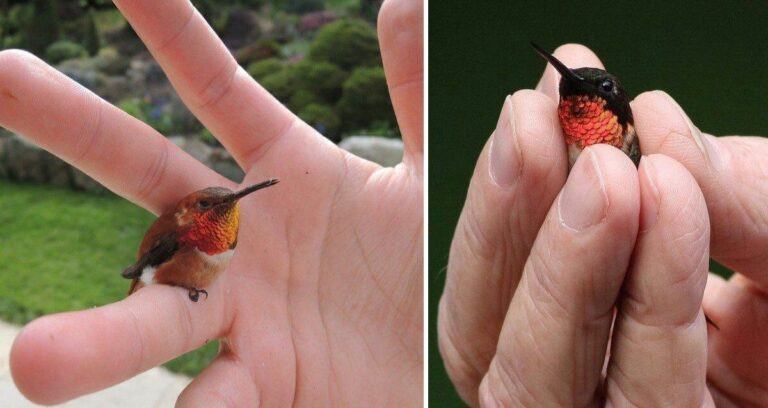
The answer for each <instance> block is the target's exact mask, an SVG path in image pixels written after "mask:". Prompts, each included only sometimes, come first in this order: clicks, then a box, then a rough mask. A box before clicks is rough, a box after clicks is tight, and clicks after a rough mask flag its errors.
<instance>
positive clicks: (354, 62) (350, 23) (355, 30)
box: [309, 19, 381, 71]
mask: <svg viewBox="0 0 768 408" xmlns="http://www.w3.org/2000/svg"><path fill="white" fill-rule="evenodd" d="M309 58H310V59H312V60H314V61H326V62H330V63H332V64H335V65H337V66H339V67H340V68H341V69H344V70H347V71H349V70H352V69H353V68H355V67H361V66H375V65H380V64H381V58H380V57H379V42H378V40H377V39H376V31H375V30H374V29H373V27H372V26H371V25H370V24H368V23H366V22H365V21H363V20H359V19H344V20H338V21H335V22H333V23H330V24H327V25H326V26H324V27H323V28H321V29H320V31H318V32H317V36H316V37H315V40H314V41H313V42H312V44H311V45H310V47H309Z"/></svg>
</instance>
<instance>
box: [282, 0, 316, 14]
mask: <svg viewBox="0 0 768 408" xmlns="http://www.w3.org/2000/svg"><path fill="white" fill-rule="evenodd" d="M274 2H275V3H276V4H277V5H278V7H280V8H281V9H282V10H283V11H286V12H288V13H294V14H304V13H309V12H311V11H318V10H322V9H323V8H325V1H324V0H275V1H274Z"/></svg>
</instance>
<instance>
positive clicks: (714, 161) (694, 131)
mask: <svg viewBox="0 0 768 408" xmlns="http://www.w3.org/2000/svg"><path fill="white" fill-rule="evenodd" d="M666 98H667V102H669V104H670V105H671V106H672V107H673V108H674V109H675V110H676V111H677V112H678V114H679V115H680V117H682V118H683V120H684V121H685V124H686V126H687V127H688V132H689V133H690V135H691V137H692V138H693V141H694V142H695V143H696V147H698V148H699V151H700V152H701V154H702V155H703V156H704V158H705V159H706V160H707V161H708V162H709V163H710V164H711V165H712V166H713V167H714V168H716V169H717V168H719V165H720V154H719V152H718V150H717V147H716V146H715V144H714V143H713V141H711V140H709V137H708V136H706V135H702V134H701V130H699V128H698V127H696V125H694V124H693V122H692V121H691V118H689V117H688V115H687V114H686V113H685V111H684V110H683V108H682V107H681V106H680V104H678V103H677V101H675V99H674V98H672V97H671V96H669V95H666Z"/></svg>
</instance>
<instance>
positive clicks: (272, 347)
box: [0, 0, 423, 406]
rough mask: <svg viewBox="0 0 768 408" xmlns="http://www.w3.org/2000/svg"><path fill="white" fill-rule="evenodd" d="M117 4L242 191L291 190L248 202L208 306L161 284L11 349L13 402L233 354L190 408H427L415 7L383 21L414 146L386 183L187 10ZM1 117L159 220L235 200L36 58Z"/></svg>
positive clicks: (1, 93) (55, 324)
mask: <svg viewBox="0 0 768 408" xmlns="http://www.w3.org/2000/svg"><path fill="white" fill-rule="evenodd" d="M116 3H117V6H118V8H119V9H120V10H121V11H122V12H123V14H124V15H125V16H126V18H127V19H128V20H129V22H130V23H131V25H132V26H133V27H134V29H135V30H136V32H137V33H138V34H139V36H140V37H141V38H142V40H143V41H144V43H145V44H146V45H147V47H148V48H149V50H150V51H151V52H152V54H153V55H154V57H155V58H156V59H157V60H158V61H159V63H160V65H161V66H162V67H163V69H164V70H165V72H166V74H167V75H168V77H169V78H170V80H171V82H172V84H173V86H174V87H175V89H176V90H177V92H178V93H179V94H180V96H181V97H182V99H183V100H184V102H185V103H186V105H187V106H188V107H189V108H190V110H191V111H192V112H193V113H194V114H195V115H196V116H197V117H198V118H199V119H200V120H201V122H202V123H203V124H204V125H205V126H206V127H207V128H208V129H210V130H211V131H212V133H213V134H215V135H216V137H217V138H218V140H219V141H221V143H222V144H223V145H224V146H225V147H226V148H227V149H228V150H229V151H230V152H231V153H232V155H233V156H234V157H235V159H236V160H237V162H238V163H239V164H240V166H241V167H242V168H243V169H244V170H245V171H246V176H245V180H244V184H249V183H253V182H257V181H260V180H262V179H264V178H267V177H276V178H279V179H280V180H281V181H282V183H280V184H279V185H278V186H276V187H274V188H272V189H269V190H265V191H264V192H261V193H258V194H256V195H254V196H252V197H249V198H248V199H246V200H243V202H242V204H241V209H242V210H241V214H242V215H241V225H240V235H239V244H238V247H237V250H236V253H235V257H234V258H233V260H232V263H231V265H230V267H229V268H228V270H227V271H225V272H224V273H223V274H222V275H221V276H220V277H219V278H218V279H217V281H216V282H214V283H213V285H212V286H211V287H210V288H207V290H208V292H209V293H210V296H209V298H208V299H207V300H205V301H202V302H198V303H193V302H190V301H189V299H188V297H187V294H186V292H185V291H184V290H182V289H179V288H173V287H170V286H164V285H151V286H149V287H147V288H145V289H142V290H140V291H139V292H137V293H136V294H135V295H132V296H130V297H129V298H127V299H125V300H122V301H120V302H117V303H114V304H111V305H108V306H104V307H100V308H95V309H91V310H87V311H80V312H71V313H63V314H58V315H52V316H46V317H43V318H40V319H38V320H36V321H34V322H32V323H30V324H29V325H28V326H27V327H26V328H25V330H24V331H23V332H22V334H21V335H20V336H19V337H18V339H17V340H16V343H15V344H14V347H13V350H12V355H11V366H12V370H13V376H14V380H15V381H16V383H17V385H18V387H19V389H20V390H21V391H22V392H23V393H24V394H25V395H26V396H27V397H29V398H30V399H32V400H34V401H37V402H41V403H56V402H61V401H64V400H67V399H71V398H74V397H77V396H79V395H83V394H86V393H90V392H93V391H96V390H99V389H102V388H105V387H108V386H111V385H113V384H116V383H118V382H121V381H123V380H126V379H128V378H130V377H132V376H134V375H136V374H138V373H140V372H142V371H144V370H147V369H149V368H151V367H154V366H156V365H158V364H161V363H163V362H165V361H167V360H170V359H172V358H174V357H176V356H178V355H180V354H182V353H185V352H187V351H190V350H192V349H195V348H197V347H199V346H201V345H202V344H204V343H205V342H206V341H209V340H211V339H216V338H222V339H223V341H222V350H221V353H220V354H219V356H218V357H217V358H216V359H215V360H214V362H213V363H212V364H211V365H210V366H209V367H208V368H206V369H205V370H204V371H203V372H202V373H201V374H200V375H199V376H198V377H197V378H196V379H195V380H194V381H193V382H192V383H191V384H190V385H189V386H188V388H187V389H186V390H185V391H184V392H183V393H182V395H181V396H180V400H179V402H180V404H181V405H183V406H190V405H194V406H198V405H199V406H211V405H210V404H211V403H212V402H214V401H217V402H221V401H224V402H226V403H228V404H229V405H231V406H254V405H257V404H258V405H265V406H286V405H291V404H299V405H313V406H318V405H319V406H327V405H360V404H363V405H371V404H373V405H393V406H401V405H417V404H419V403H420V400H421V395H422V381H421V375H422V283H421V282H422V94H423V90H422V58H421V56H422V4H421V2H420V1H418V0H413V1H410V0H391V1H387V2H385V4H384V6H383V7H382V11H381V14H380V16H379V28H378V31H379V39H380V43H381V52H382V58H383V61H384V68H385V71H386V74H387V82H388V84H389V89H390V95H391V97H392V101H393V105H394V108H395V112H396V114H397V118H398V123H399V125H400V129H401V132H402V134H403V139H404V141H405V157H404V159H403V163H402V164H400V165H398V166H397V167H395V168H387V169H383V168H381V167H379V166H377V165H375V164H373V163H370V162H367V161H365V160H362V159H360V158H357V157H355V156H353V155H350V154H348V153H346V152H344V151H342V150H341V149H339V148H337V147H336V146H335V145H333V144H332V143H330V142H328V141H327V140H326V139H325V138H323V137H322V136H321V135H320V134H318V133H317V132H315V131H314V130H313V129H312V128H311V127H309V126H308V125H307V124H305V123H303V122H302V121H301V120H299V119H298V118H297V117H296V116H295V115H293V114H292V113H291V112H289V111H288V110H287V109H286V108H285V107H283V106H282V105H281V104H280V103H279V102H278V101H277V100H276V99H274V98H273V97H272V96H271V95H269V94H268V93H267V92H266V91H265V90H264V89H263V88H261V87H260V86H259V85H258V84H257V83H256V82H255V81H253V79H251V78H250V77H249V76H248V75H247V74H246V73H245V71H244V70H242V69H241V68H240V67H239V66H238V65H237V62H236V61H235V60H234V58H233V57H232V56H231V54H230V53H229V52H228V51H227V49H226V48H225V46H224V45H223V44H222V42H221V41H220V40H219V39H218V38H217V36H216V35H215V33H214V32H213V31H212V30H211V29H210V27H209V26H208V25H207V23H206V22H205V20H204V19H203V18H202V17H201V16H200V14H199V13H198V12H197V11H196V10H195V9H194V8H193V7H192V5H191V4H190V3H189V2H188V1H186V0H168V1H163V2H157V1H152V0H142V1H127V0H125V1H116ZM0 106H2V109H1V110H0V124H2V125H3V126H4V127H7V128H9V129H11V130H14V131H16V132H19V133H22V134H24V135H26V136H27V137H29V138H30V139H31V140H33V141H34V142H35V143H37V144H39V145H40V146H42V147H44V148H46V149H48V150H50V151H51V152H53V153H55V154H56V155H58V156H60V157H61V158H63V159H64V160H66V161H68V162H69V163H71V164H73V165H75V166H77V167H78V168H80V169H81V170H83V171H85V172H86V173H88V174H89V175H91V176H92V177H94V178H95V179H97V180H99V181H100V182H102V183H103V184H104V185H106V186H108V187H109V188H110V189H112V190H113V191H115V192H116V193H118V194H120V195H121V196H123V197H125V198H127V199H129V200H131V201H133V202H135V203H137V204H139V205H141V206H143V207H144V208H146V209H148V210H150V211H152V212H154V213H156V214H159V213H161V212H163V211H164V210H167V209H168V208H169V207H171V206H173V205H174V204H175V203H176V201H177V200H178V199H179V198H181V197H183V196H184V195H186V194H188V193H190V192H192V191H195V190H198V189H201V188H205V187H209V186H213V185H220V186H227V187H229V188H237V186H236V185H234V184H233V183H232V182H230V181H228V180H227V179H225V178H223V177H222V176H220V175H218V174H216V173H214V172H213V171H212V170H210V169H208V168H206V167H205V166H204V165H202V164H201V163H199V162H197V161H196V160H195V159H193V158H192V157H190V156H189V155H187V154H186V153H184V152H183V151H181V150H180V149H179V148H177V147H176V146H174V145H173V144H172V143H170V142H169V141H167V140H166V139H165V138H164V137H163V136H162V135H160V134H158V133H157V132H156V131H155V130H153V129H152V128H150V127H149V126H147V125H146V124H144V123H141V122H139V121H138V120H136V119H134V118H133V117H131V116H129V115H127V114H126V113H124V112H122V111H120V110H119V109H117V108H116V107H114V106H112V105H109V104H108V103H107V102H105V101H103V100H102V99H100V98H98V97H97V96H95V95H93V94H92V93H90V92H89V91H88V90H86V89H84V88H83V87H81V86H79V85H78V84H76V83H74V82H73V81H71V80H69V79H68V78H66V77H65V76H64V75H62V74H61V73H59V72H57V71H55V70H54V69H53V68H51V67H49V66H47V65H45V63H43V62H42V61H40V60H39V59H37V58H35V57H34V56H32V55H30V54H27V53H24V52H20V51H4V52H2V53H0ZM126 245H138V243H126ZM115 273H116V274H117V273H119V271H115Z"/></svg>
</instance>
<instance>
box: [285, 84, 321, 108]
mask: <svg viewBox="0 0 768 408" xmlns="http://www.w3.org/2000/svg"><path fill="white" fill-rule="evenodd" d="M318 102H319V101H318V98H317V95H315V94H314V93H312V92H311V91H309V90H307V89H298V90H296V91H295V92H294V93H293V95H291V99H290V100H288V109H290V110H292V111H293V112H301V111H302V110H303V109H304V108H306V107H307V106H309V105H311V104H313V103H318Z"/></svg>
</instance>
